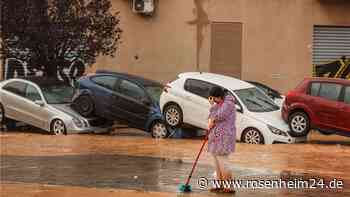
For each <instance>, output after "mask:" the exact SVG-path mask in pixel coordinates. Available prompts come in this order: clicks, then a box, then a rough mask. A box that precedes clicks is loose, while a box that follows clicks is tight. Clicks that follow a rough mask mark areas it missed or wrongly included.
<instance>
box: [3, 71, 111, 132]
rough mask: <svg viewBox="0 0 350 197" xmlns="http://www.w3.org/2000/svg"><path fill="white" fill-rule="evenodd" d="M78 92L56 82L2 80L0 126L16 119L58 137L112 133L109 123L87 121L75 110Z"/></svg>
mask: <svg viewBox="0 0 350 197" xmlns="http://www.w3.org/2000/svg"><path fill="white" fill-rule="evenodd" d="M74 93H75V90H74V88H73V87H71V86H69V85H66V84H64V83H63V82H60V81H57V80H52V79H43V78H32V79H9V80H6V81H2V82H0V125H4V124H6V121H12V120H15V121H19V122H24V123H27V124H29V125H32V126H35V127H38V128H41V129H44V130H46V131H48V132H50V133H52V134H54V135H62V134H67V133H87V132H105V131H107V130H109V129H110V125H109V124H105V122H103V121H102V122H101V121H99V123H97V122H98V121H97V122H96V120H95V119H87V118H84V117H82V116H80V115H79V114H78V113H76V112H75V111H74V110H73V109H71V107H70V103H71V99H72V97H73V95H74ZM98 124H99V125H98ZM96 125H98V127H96Z"/></svg>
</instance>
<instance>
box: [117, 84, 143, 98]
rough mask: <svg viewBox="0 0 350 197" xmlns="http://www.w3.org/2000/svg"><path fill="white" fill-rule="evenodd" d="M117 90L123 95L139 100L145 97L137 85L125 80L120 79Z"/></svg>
mask: <svg viewBox="0 0 350 197" xmlns="http://www.w3.org/2000/svg"><path fill="white" fill-rule="evenodd" d="M119 92H120V93H121V94H123V95H125V96H128V97H131V98H133V99H136V100H141V99H142V98H144V97H145V92H144V91H143V89H141V88H140V87H139V86H138V85H136V84H134V83H132V82H130V81H127V80H122V82H121V83H120V88H119Z"/></svg>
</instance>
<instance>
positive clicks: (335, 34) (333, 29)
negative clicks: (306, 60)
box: [313, 25, 350, 65]
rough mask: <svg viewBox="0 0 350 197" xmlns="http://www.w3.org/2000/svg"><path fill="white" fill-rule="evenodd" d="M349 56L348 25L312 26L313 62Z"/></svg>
mask: <svg viewBox="0 0 350 197" xmlns="http://www.w3.org/2000/svg"><path fill="white" fill-rule="evenodd" d="M342 56H346V57H347V58H350V26H349V27H339V26H318V25H317V26H314V31H313V64H314V65H315V64H316V65H319V64H325V63H328V62H332V61H335V60H339V59H340V58H341V57H342Z"/></svg>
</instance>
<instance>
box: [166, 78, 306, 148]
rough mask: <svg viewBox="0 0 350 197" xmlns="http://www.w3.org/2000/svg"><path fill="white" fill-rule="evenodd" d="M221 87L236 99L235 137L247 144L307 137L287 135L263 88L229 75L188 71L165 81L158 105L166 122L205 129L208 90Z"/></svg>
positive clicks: (280, 118)
mask: <svg viewBox="0 0 350 197" xmlns="http://www.w3.org/2000/svg"><path fill="white" fill-rule="evenodd" d="M213 86H220V87H222V88H224V89H225V90H227V91H228V93H229V94H232V95H233V96H234V97H235V98H236V110H237V119H236V124H237V132H236V134H237V140H239V141H243V142H246V143H250V144H273V143H295V142H300V141H305V140H306V138H305V137H302V138H295V137H292V136H290V135H289V127H288V125H287V124H286V123H285V122H284V121H283V119H282V117H281V111H280V107H279V106H277V105H276V104H275V103H274V102H273V101H272V100H271V99H270V97H268V96H267V95H266V94H265V93H264V92H263V91H261V90H260V89H258V88H256V87H255V86H253V85H251V84H249V83H247V82H245V81H242V80H239V79H235V78H232V77H228V76H224V75H218V74H213V73H200V72H188V73H182V74H179V76H178V79H176V80H174V81H172V82H170V83H168V84H167V85H166V86H165V88H164V91H163V93H162V95H161V98H160V107H161V109H162V112H163V114H164V117H165V120H166V122H167V124H168V125H170V126H172V127H179V126H183V125H190V126H194V127H197V128H201V129H206V128H207V117H208V113H209V108H210V104H209V102H208V100H207V97H208V94H209V90H210V89H211V88H212V87H213Z"/></svg>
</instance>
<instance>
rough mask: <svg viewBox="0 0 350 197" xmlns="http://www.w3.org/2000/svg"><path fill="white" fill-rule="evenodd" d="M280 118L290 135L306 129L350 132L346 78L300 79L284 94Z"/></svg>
mask: <svg viewBox="0 0 350 197" xmlns="http://www.w3.org/2000/svg"><path fill="white" fill-rule="evenodd" d="M282 117H283V119H284V120H285V121H286V122H287V123H288V124H289V128H290V135H291V136H293V137H300V136H306V135H307V134H308V133H309V131H310V129H316V130H319V131H320V132H321V133H323V134H333V133H344V134H346V135H347V134H350V80H345V79H334V78H306V79H304V81H303V82H302V83H301V84H300V85H298V86H297V87H296V88H295V90H292V91H290V92H289V93H288V94H287V96H286V99H285V101H284V103H283V107H282Z"/></svg>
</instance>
